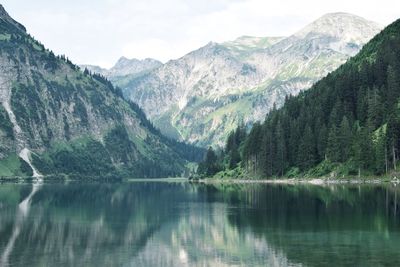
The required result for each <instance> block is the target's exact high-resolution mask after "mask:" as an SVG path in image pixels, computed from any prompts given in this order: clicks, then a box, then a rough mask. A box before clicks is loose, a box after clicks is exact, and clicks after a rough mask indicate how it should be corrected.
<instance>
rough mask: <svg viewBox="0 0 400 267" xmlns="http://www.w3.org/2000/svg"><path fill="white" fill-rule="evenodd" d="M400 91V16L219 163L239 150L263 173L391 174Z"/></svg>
mask: <svg viewBox="0 0 400 267" xmlns="http://www.w3.org/2000/svg"><path fill="white" fill-rule="evenodd" d="M399 97H400V20H398V21H396V22H394V23H393V24H391V25H389V26H388V27H387V28H386V29H384V30H383V31H382V32H381V33H380V34H378V35H377V36H376V37H374V38H373V39H372V40H371V41H370V42H369V43H368V44H366V45H365V46H364V48H363V49H362V50H361V51H360V53H359V54H358V55H357V56H355V57H353V58H351V59H349V60H348V62H347V63H345V64H344V65H342V66H341V67H340V68H339V69H338V70H336V71H334V72H332V73H330V74H329V75H328V76H327V77H326V78H324V79H322V80H320V81H319V82H318V83H316V84H315V85H314V86H313V87H312V88H311V89H310V90H308V91H305V92H303V93H301V94H300V95H298V96H297V97H289V98H288V99H286V102H285V105H284V106H283V107H282V108H280V109H278V110H273V111H272V112H270V114H269V115H268V116H267V119H266V121H265V122H264V123H262V124H256V125H254V127H253V128H252V129H251V132H250V133H249V134H248V136H247V137H245V138H242V139H239V140H238V141H236V142H234V145H233V146H232V143H231V141H230V142H228V145H227V147H226V149H225V151H224V153H223V155H222V158H223V160H221V162H220V164H219V166H218V168H219V169H223V168H228V169H229V166H228V167H227V163H228V162H230V161H232V160H231V159H232V157H234V158H236V159H235V160H234V161H240V160H241V165H240V166H241V167H242V168H244V170H247V173H250V174H254V175H259V176H262V177H272V176H283V175H289V176H290V175H299V174H308V175H310V176H321V175H327V174H329V173H332V172H334V173H333V174H336V175H339V174H340V175H357V174H375V175H382V174H385V173H387V172H389V171H391V170H393V169H396V165H397V161H398V158H399V155H400V151H399V149H400V138H399V137H400V106H399ZM231 139H232V138H231ZM231 139H229V140H231ZM238 151H240V154H239V159H237V152H238ZM235 155H236V156H235ZM202 166H203V173H204V169H205V170H207V166H204V164H203V165H202ZM234 167H235V165H234V166H232V165H231V166H230V168H234Z"/></svg>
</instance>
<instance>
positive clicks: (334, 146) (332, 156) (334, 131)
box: [326, 125, 341, 162]
mask: <svg viewBox="0 0 400 267" xmlns="http://www.w3.org/2000/svg"><path fill="white" fill-rule="evenodd" d="M340 153H341V148H340V141H339V131H338V128H337V127H336V126H335V125H333V126H332V127H331V129H330V131H329V135H328V145H327V148H326V155H327V158H328V159H329V160H330V161H332V162H339V161H340V159H341V156H340Z"/></svg>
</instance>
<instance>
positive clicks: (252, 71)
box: [91, 13, 382, 146]
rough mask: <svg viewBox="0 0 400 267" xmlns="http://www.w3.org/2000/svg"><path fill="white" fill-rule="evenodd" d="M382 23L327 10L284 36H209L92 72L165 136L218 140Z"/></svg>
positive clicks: (337, 60) (338, 59) (333, 64)
mask: <svg viewBox="0 0 400 267" xmlns="http://www.w3.org/2000/svg"><path fill="white" fill-rule="evenodd" d="M381 29H382V27H381V26H380V25H378V24H377V23H375V22H371V21H368V20H365V19H363V18H361V17H358V16H355V15H351V14H346V13H332V14H327V15H324V16H323V17H321V18H319V19H318V20H316V21H314V22H313V23H311V24H310V25H308V26H306V27H305V28H303V29H301V30H300V31H298V32H297V33H295V34H293V35H291V36H289V37H250V36H243V37H240V38H238V39H236V40H234V41H231V42H225V43H213V42H210V43H209V44H207V45H206V46H204V47H202V48H200V49H198V50H195V51H193V52H191V53H189V54H187V55H185V56H183V57H182V58H179V59H177V60H171V61H169V62H167V63H166V64H163V65H161V64H159V62H157V61H154V63H155V64H142V65H143V66H144V65H146V66H147V67H141V68H139V67H135V68H132V69H133V70H134V71H132V72H131V73H129V71H128V69H129V68H121V69H122V70H123V71H122V72H121V73H123V75H119V74H117V73H119V69H120V68H117V66H118V65H121V64H117V65H116V67H114V68H112V69H111V70H108V71H105V72H104V70H96V68H93V67H91V70H92V71H95V72H100V73H103V74H104V75H105V76H107V77H109V78H110V79H111V80H112V82H113V83H114V84H115V85H117V86H120V87H121V88H122V90H123V93H124V95H125V97H126V98H128V99H130V100H132V101H134V102H136V103H138V105H139V106H140V107H141V108H143V109H144V111H145V113H146V114H147V115H148V116H149V118H150V119H151V120H152V121H153V122H154V124H155V125H156V126H157V127H159V128H160V129H161V131H162V132H163V133H164V134H166V135H168V136H170V137H173V138H176V139H179V140H184V141H187V142H190V143H193V144H198V145H203V146H206V145H210V144H213V145H222V144H223V143H224V140H225V139H226V137H227V135H228V134H229V132H230V131H232V130H233V129H235V128H236V127H237V125H238V124H240V123H244V124H246V125H249V126H250V125H252V124H253V123H254V122H255V121H262V120H264V118H265V116H266V114H267V113H268V112H269V111H270V110H271V109H272V108H273V107H274V106H276V107H279V106H281V105H282V104H283V102H284V100H285V97H287V96H288V95H297V94H298V93H299V92H301V91H302V90H305V89H308V88H310V87H311V86H312V85H313V84H314V83H315V82H316V81H318V80H319V79H321V78H322V77H324V76H326V75H327V74H328V73H329V72H331V71H333V70H335V69H336V68H337V67H339V66H340V65H341V64H343V63H344V62H346V60H347V59H348V58H349V57H351V56H354V55H355V54H356V53H357V52H358V51H359V50H360V49H361V48H362V46H363V45H364V44H365V43H366V42H368V41H369V40H370V39H371V38H372V37H373V36H375V35H376V34H377V33H378V32H379V31H380V30H381ZM133 62H135V64H136V62H137V61H136V60H133ZM135 64H134V65H135ZM150 65H151V66H150ZM137 69H140V70H142V71H141V72H138V71H136V70H137ZM117 70H118V71H117ZM118 76H123V77H118Z"/></svg>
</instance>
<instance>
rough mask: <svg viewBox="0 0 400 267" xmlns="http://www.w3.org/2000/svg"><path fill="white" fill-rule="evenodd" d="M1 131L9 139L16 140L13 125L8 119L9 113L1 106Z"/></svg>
mask: <svg viewBox="0 0 400 267" xmlns="http://www.w3.org/2000/svg"><path fill="white" fill-rule="evenodd" d="M0 130H1V131H3V132H4V133H5V134H6V136H7V137H9V138H11V139H14V131H13V125H12V123H11V121H10V118H9V117H8V114H7V111H6V110H5V109H4V108H3V106H2V105H0Z"/></svg>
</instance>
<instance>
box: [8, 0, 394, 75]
mask: <svg viewBox="0 0 400 267" xmlns="http://www.w3.org/2000/svg"><path fill="white" fill-rule="evenodd" d="M3 4H4V6H5V8H6V9H7V10H8V11H9V13H10V14H11V16H13V17H15V18H16V19H17V20H18V21H20V22H22V23H23V24H24V25H25V26H26V27H27V28H28V31H29V32H30V33H32V34H33V35H34V36H35V37H36V38H37V39H39V40H40V41H42V42H43V43H44V44H45V45H46V46H47V47H49V48H50V49H53V50H54V51H55V52H56V53H59V54H66V55H68V56H69V57H70V58H71V59H72V60H73V61H75V62H77V63H91V64H99V65H102V66H108V67H109V66H111V65H112V64H113V63H114V62H115V61H116V60H117V59H118V58H119V57H120V56H127V57H131V58H132V57H136V58H146V57H153V58H157V59H160V60H163V61H166V60H168V59H171V58H177V57H180V56H182V55H184V54H185V53H187V52H189V51H191V50H193V49H196V48H198V47H200V46H202V45H205V44H206V43H208V42H209V41H225V40H230V39H234V38H236V37H238V36H240V35H256V36H273V35H274V36H277V35H289V34H291V33H293V32H295V31H296V30H299V29H300V28H301V27H302V26H305V24H307V23H309V22H311V21H313V20H314V19H316V18H318V17H320V16H321V15H323V14H325V13H328V12H337V11H343V12H349V13H353V14H357V15H360V16H362V17H365V18H367V19H370V20H375V21H377V22H379V23H381V24H384V25H385V24H388V23H390V22H391V21H393V20H395V19H396V18H398V17H400V1H398V0H380V1H360V0H357V1H349V0H335V1H317V0H302V1H295V0H279V1H267V0H202V1H199V0H134V1H132V0H98V1H91V0H69V1H54V0H35V1H29V0H3Z"/></svg>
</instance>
